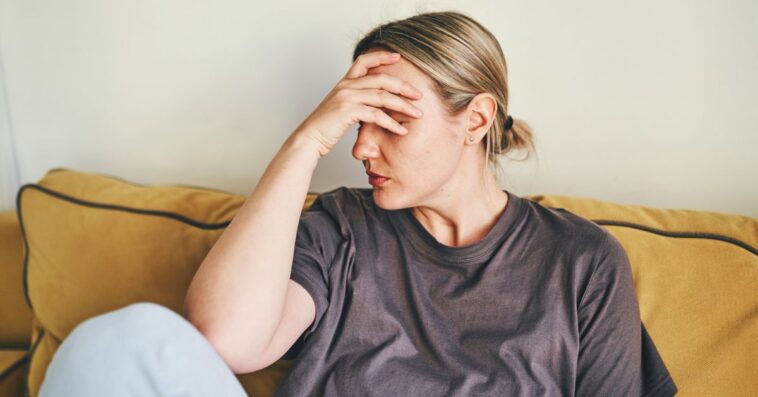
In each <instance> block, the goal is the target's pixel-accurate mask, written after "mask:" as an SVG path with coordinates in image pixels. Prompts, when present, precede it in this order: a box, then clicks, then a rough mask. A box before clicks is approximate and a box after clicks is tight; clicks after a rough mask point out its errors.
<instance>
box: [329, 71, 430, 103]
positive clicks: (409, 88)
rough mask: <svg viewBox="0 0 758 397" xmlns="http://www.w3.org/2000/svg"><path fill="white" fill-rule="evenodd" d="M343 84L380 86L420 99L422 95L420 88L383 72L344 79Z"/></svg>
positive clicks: (355, 86) (346, 86)
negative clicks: (353, 78)
mask: <svg viewBox="0 0 758 397" xmlns="http://www.w3.org/2000/svg"><path fill="white" fill-rule="evenodd" d="M343 84H344V85H345V88H381V89H383V90H386V91H389V92H392V93H395V94H398V95H403V96H406V97H408V98H411V99H414V100H416V99H420V98H421V96H422V95H423V94H422V93H421V90H419V89H418V88H416V87H414V86H413V85H411V84H410V83H408V82H407V81H404V80H401V79H399V78H397V77H395V76H391V75H388V74H384V73H379V74H372V75H368V76H363V77H361V78H358V79H355V80H349V81H346V82H345V83H343Z"/></svg>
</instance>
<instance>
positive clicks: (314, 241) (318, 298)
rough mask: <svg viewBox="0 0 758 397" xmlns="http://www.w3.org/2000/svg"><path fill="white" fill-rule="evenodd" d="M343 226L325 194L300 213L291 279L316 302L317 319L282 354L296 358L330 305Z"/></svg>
mask: <svg viewBox="0 0 758 397" xmlns="http://www.w3.org/2000/svg"><path fill="white" fill-rule="evenodd" d="M340 236H341V235H340V229H339V226H338V225H337V223H336V222H335V221H334V219H333V218H332V216H331V215H329V213H328V212H327V211H326V210H324V208H323V203H322V200H321V197H320V196H319V197H317V198H316V200H315V201H314V202H313V204H311V206H310V207H309V208H308V209H307V210H306V211H304V212H303V213H302V214H301V215H300V221H299V223H298V228H297V237H296V240H295V252H294V255H293V259H292V272H291V273H290V279H291V280H293V281H295V282H297V283H298V284H300V285H302V286H303V288H305V290H306V291H308V293H309V294H310V295H311V297H312V298H313V301H314V302H315V304H316V318H315V319H314V321H313V324H311V325H310V326H309V327H308V328H306V329H305V331H304V332H303V334H302V335H300V337H299V338H298V339H297V341H295V343H294V344H293V345H292V346H291V347H290V348H289V350H287V352H286V353H285V354H284V355H283V356H282V358H283V359H285V360H293V359H295V358H296V357H297V356H298V354H299V353H300V350H301V349H302V347H303V345H304V344H305V343H306V342H307V340H308V338H309V337H310V335H311V334H313V332H315V330H316V328H318V325H319V323H320V322H321V318H322V317H323V316H324V312H326V308H327V306H328V305H329V283H328V280H329V267H330V265H331V262H332V260H333V258H334V256H335V253H336V250H337V246H338V244H339V243H340V241H341V238H340Z"/></svg>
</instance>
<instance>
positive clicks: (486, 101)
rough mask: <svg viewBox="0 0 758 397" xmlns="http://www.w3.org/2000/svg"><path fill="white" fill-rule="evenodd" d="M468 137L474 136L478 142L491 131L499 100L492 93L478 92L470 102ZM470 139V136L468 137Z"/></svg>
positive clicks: (468, 109)
mask: <svg viewBox="0 0 758 397" xmlns="http://www.w3.org/2000/svg"><path fill="white" fill-rule="evenodd" d="M466 112H467V113H468V127H467V129H466V135H467V137H474V141H476V142H478V141H479V139H481V138H482V137H483V136H484V134H486V133H487V131H489V129H490V126H491V125H492V122H493V121H494V120H495V116H496V115H497V101H496V100H495V97H494V96H492V94H488V93H486V92H483V93H481V94H477V95H476V96H475V97H473V98H472V99H471V101H470V102H469V105H468V108H467V109H466ZM467 139H468V138H467Z"/></svg>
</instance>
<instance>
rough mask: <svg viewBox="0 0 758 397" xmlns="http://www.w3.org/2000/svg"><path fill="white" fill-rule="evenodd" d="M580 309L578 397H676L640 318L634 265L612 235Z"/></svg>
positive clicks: (597, 261)
mask: <svg viewBox="0 0 758 397" xmlns="http://www.w3.org/2000/svg"><path fill="white" fill-rule="evenodd" d="M595 258H596V259H595V266H594V271H593V273H592V275H591V276H590V281H589V283H588V285H587V289H586V290H585V291H584V293H583V296H582V298H581V299H580V302H579V305H578V313H579V357H578V363H577V379H576V393H575V394H576V396H634V397H636V396H673V395H675V394H676V393H677V391H678V390H677V387H676V385H675V384H674V381H673V379H672V378H671V375H670V374H669V372H668V370H667V369H666V366H665V365H664V363H663V360H662V359H661V357H660V356H659V354H658V351H657V350H656V348H655V344H654V343H653V341H652V339H651V338H650V335H649V334H648V333H647V330H646V329H645V327H644V325H643V324H642V321H641V320H640V311H639V304H638V302H637V295H636V292H635V288H634V280H633V278H632V270H631V265H630V263H629V258H628V256H627V253H626V251H625V250H624V248H623V246H622V245H621V243H619V241H618V240H617V239H616V238H615V237H614V236H613V235H612V234H610V233H607V234H606V237H605V240H604V243H602V244H601V247H600V249H599V250H598V251H597V254H596V257H595Z"/></svg>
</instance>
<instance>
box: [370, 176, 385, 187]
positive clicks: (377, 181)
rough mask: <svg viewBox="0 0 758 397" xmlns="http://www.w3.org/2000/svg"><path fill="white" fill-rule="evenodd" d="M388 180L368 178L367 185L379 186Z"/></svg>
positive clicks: (379, 177) (377, 177)
mask: <svg viewBox="0 0 758 397" xmlns="http://www.w3.org/2000/svg"><path fill="white" fill-rule="evenodd" d="M389 179H390V178H385V177H383V176H370V175H369V177H368V183H370V184H371V186H380V185H382V184H383V183H384V182H387V181H388V180H389Z"/></svg>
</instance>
